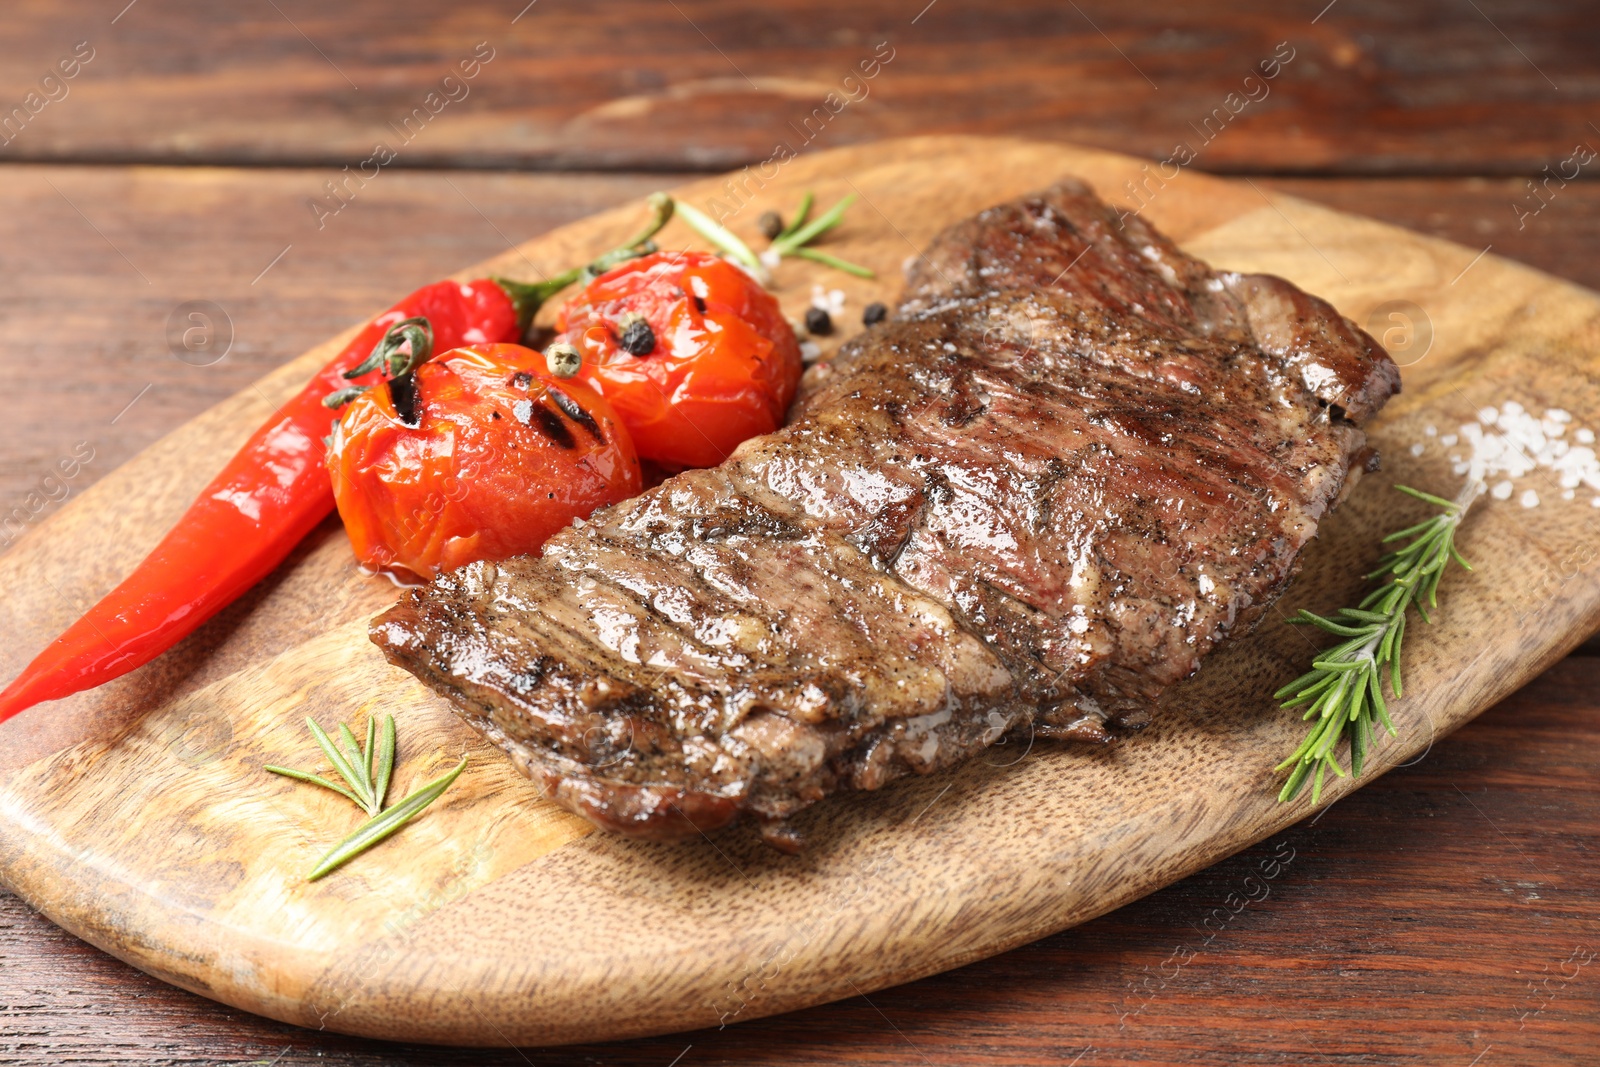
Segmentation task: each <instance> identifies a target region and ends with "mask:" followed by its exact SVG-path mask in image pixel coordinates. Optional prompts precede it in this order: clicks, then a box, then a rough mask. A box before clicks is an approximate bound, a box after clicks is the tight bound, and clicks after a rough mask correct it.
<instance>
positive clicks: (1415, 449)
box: [1411, 441, 1422, 456]
mask: <svg viewBox="0 0 1600 1067" xmlns="http://www.w3.org/2000/svg"><path fill="white" fill-rule="evenodd" d="M1411 454H1412V455H1413V456H1420V455H1422V442H1421V441H1418V442H1417V443H1416V444H1414V445H1412V446H1411Z"/></svg>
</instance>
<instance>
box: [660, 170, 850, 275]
mask: <svg viewBox="0 0 1600 1067" xmlns="http://www.w3.org/2000/svg"><path fill="white" fill-rule="evenodd" d="M657 195H660V194H657ZM815 200H816V198H815V197H814V196H813V195H812V193H811V192H810V191H809V190H808V191H807V192H806V195H805V197H804V199H802V200H801V201H800V208H799V210H798V211H796V212H795V215H794V219H793V220H792V221H790V222H789V224H788V225H786V226H784V227H783V228H782V229H781V230H780V231H779V232H778V235H777V236H776V237H774V238H773V239H772V244H771V245H769V246H768V249H767V251H768V257H769V258H768V260H767V262H773V260H772V259H771V257H772V256H777V257H780V258H781V257H783V256H797V257H799V258H801V259H809V260H811V261H813V262H816V263H822V264H825V265H827V266H829V267H833V268H834V269H835V270H842V271H844V272H846V273H847V274H854V275H855V276H856V277H858V278H876V277H877V275H876V274H875V273H873V272H872V271H871V270H870V269H868V268H866V267H863V266H861V265H859V264H856V263H851V262H849V261H847V260H843V259H840V258H839V257H838V256H832V255H829V254H828V253H826V252H819V251H817V250H816V249H814V248H810V247H808V246H809V245H810V244H811V242H812V241H814V240H816V239H817V238H818V237H821V236H822V235H823V234H825V233H827V232H828V231H829V230H831V229H833V228H834V227H835V226H837V225H839V223H840V222H842V221H843V220H844V213H845V211H846V210H847V209H849V207H850V205H851V204H853V203H855V201H856V194H854V193H851V194H850V195H849V196H846V197H845V198H844V199H843V200H841V201H839V202H838V203H837V204H835V205H833V207H831V208H829V209H828V210H827V211H825V212H824V213H823V214H821V215H819V216H818V217H817V218H815V219H812V218H811V205H812V204H813V203H814V202H815ZM677 214H678V217H679V218H681V219H683V221H684V222H687V223H688V224H689V226H690V228H691V229H693V230H694V232H695V233H698V234H699V235H700V236H701V237H703V238H705V239H706V240H707V241H709V242H710V243H711V244H712V245H714V246H715V247H716V248H717V250H718V251H720V252H722V253H723V254H724V255H726V256H728V257H729V258H731V259H735V260H737V261H738V262H740V263H742V264H743V265H744V266H745V267H747V268H748V269H749V270H750V272H751V273H752V274H754V275H755V276H756V277H757V279H759V280H760V282H761V284H763V285H771V284H772V276H771V275H770V274H769V273H768V271H767V262H763V259H762V257H761V256H758V255H756V254H755V253H754V252H752V251H751V250H750V246H749V245H747V244H745V243H744V241H743V240H741V239H740V238H739V236H738V235H737V234H735V233H734V232H733V231H732V230H730V229H728V228H727V227H726V226H724V225H722V224H721V223H720V222H717V221H716V220H715V219H713V218H711V217H710V216H709V215H706V214H705V213H704V212H702V211H700V210H699V209H698V208H696V207H694V206H692V205H690V204H685V203H684V202H683V201H681V200H680V201H678V202H677Z"/></svg>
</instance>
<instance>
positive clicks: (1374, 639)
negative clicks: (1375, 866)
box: [1273, 482, 1479, 803]
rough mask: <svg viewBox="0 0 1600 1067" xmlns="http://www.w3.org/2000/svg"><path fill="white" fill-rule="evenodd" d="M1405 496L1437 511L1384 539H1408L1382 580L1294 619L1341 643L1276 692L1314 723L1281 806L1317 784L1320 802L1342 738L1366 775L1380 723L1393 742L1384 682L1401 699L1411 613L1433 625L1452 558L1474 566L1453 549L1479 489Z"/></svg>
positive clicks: (1294, 760)
mask: <svg viewBox="0 0 1600 1067" xmlns="http://www.w3.org/2000/svg"><path fill="white" fill-rule="evenodd" d="M1395 488H1396V489H1398V490H1399V491H1400V492H1402V493H1405V494H1407V495H1408V496H1413V497H1416V498H1417V499H1418V500H1422V501H1425V502H1427V503H1429V504H1433V505H1434V506H1435V507H1438V508H1440V509H1441V510H1440V512H1439V514H1437V515H1434V516H1433V517H1432V518H1429V519H1425V520H1423V521H1422V522H1419V523H1417V524H1416V525H1414V526H1408V527H1407V528H1406V529H1404V530H1397V531H1396V532H1394V533H1392V534H1390V535H1389V536H1387V537H1385V538H1384V539H1383V543H1384V544H1389V543H1391V542H1394V541H1399V540H1402V539H1404V538H1408V537H1409V538H1411V540H1410V542H1408V543H1407V544H1406V545H1405V546H1404V547H1401V548H1397V549H1394V550H1391V551H1390V552H1388V553H1387V554H1386V555H1385V556H1384V557H1383V558H1382V559H1381V560H1379V562H1378V568H1377V569H1376V570H1374V571H1373V572H1372V573H1371V574H1368V575H1367V576H1366V577H1367V579H1368V580H1369V581H1370V580H1372V579H1374V578H1384V582H1383V584H1382V585H1380V586H1378V587H1377V588H1376V589H1373V590H1372V591H1371V592H1369V593H1368V594H1367V595H1366V596H1365V597H1363V598H1362V600H1361V603H1360V604H1359V605H1358V606H1356V607H1353V608H1340V609H1339V610H1338V611H1336V612H1334V613H1333V615H1332V616H1331V617H1323V616H1321V615H1317V614H1315V613H1313V612H1310V611H1307V610H1305V609H1304V608H1302V609H1300V612H1299V614H1298V615H1296V616H1295V617H1294V618H1293V619H1290V620H1289V621H1290V622H1292V623H1297V624H1300V625H1306V626H1315V627H1317V628H1318V629H1321V630H1325V631H1327V632H1328V633H1331V634H1333V635H1335V636H1337V637H1341V638H1343V639H1344V640H1343V641H1341V642H1340V643H1339V644H1336V645H1334V646H1333V647H1332V648H1329V649H1325V650H1323V651H1322V652H1319V653H1318V654H1317V657H1316V659H1315V660H1314V661H1312V664H1311V670H1309V671H1307V672H1306V673H1305V674H1302V675H1301V676H1300V677H1298V678H1296V679H1295V680H1294V681H1292V682H1290V683H1289V684H1288V685H1286V686H1284V687H1283V688H1282V689H1280V690H1278V691H1277V692H1276V693H1274V694H1273V699H1275V700H1281V701H1283V707H1284V708H1285V709H1289V708H1298V707H1301V706H1305V708H1306V710H1305V718H1306V719H1308V720H1314V721H1313V722H1312V726H1311V730H1310V733H1308V734H1307V736H1306V739H1305V740H1304V741H1302V742H1301V743H1300V747H1299V748H1297V749H1295V750H1294V752H1293V754H1291V755H1290V756H1289V758H1288V759H1286V760H1284V761H1283V762H1282V763H1280V764H1278V766H1277V768H1276V769H1277V770H1280V771H1281V770H1284V769H1286V768H1290V767H1292V768H1293V770H1291V771H1290V772H1289V780H1288V781H1286V782H1285V783H1284V784H1283V790H1282V792H1280V793H1279V794H1278V801H1279V802H1280V803H1282V802H1284V801H1288V800H1293V799H1294V798H1295V797H1296V796H1297V795H1298V794H1299V793H1300V790H1301V789H1302V788H1304V786H1305V782H1306V779H1307V777H1310V778H1311V779H1312V785H1311V801H1312V803H1316V802H1317V801H1318V800H1320V799H1321V798H1322V783H1323V779H1324V778H1325V777H1326V775H1327V773H1328V772H1329V771H1332V772H1333V773H1334V774H1335V775H1337V776H1339V777H1340V778H1343V777H1345V776H1346V775H1345V770H1344V767H1342V766H1341V765H1340V763H1339V760H1338V758H1337V757H1336V756H1335V755H1334V749H1335V747H1336V746H1337V745H1338V743H1339V741H1340V739H1341V738H1343V739H1347V740H1348V741H1349V743H1350V773H1351V774H1353V775H1354V776H1355V777H1358V778H1359V777H1360V776H1361V767H1362V764H1363V762H1364V761H1365V759H1366V754H1367V750H1368V748H1369V747H1370V746H1371V744H1372V740H1373V735H1374V730H1373V723H1374V722H1381V723H1383V728H1384V729H1385V730H1387V731H1389V735H1390V736H1391V737H1392V736H1394V734H1395V729H1394V723H1393V722H1391V721H1390V719H1389V707H1388V704H1387V703H1385V701H1384V698H1383V684H1384V681H1385V677H1386V676H1387V680H1388V683H1389V690H1390V692H1391V693H1392V694H1393V695H1394V696H1396V697H1399V696H1400V695H1401V694H1402V684H1401V678H1400V649H1401V644H1402V642H1403V641H1404V639H1405V632H1406V612H1407V610H1408V609H1409V608H1412V607H1415V608H1416V609H1417V614H1418V615H1420V616H1422V621H1423V622H1432V621H1433V620H1432V618H1431V617H1430V616H1429V615H1428V610H1429V609H1430V608H1435V609H1436V608H1437V607H1438V604H1439V580H1440V579H1441V578H1442V577H1443V576H1444V572H1445V568H1446V567H1447V566H1448V565H1449V563H1450V561H1451V560H1452V559H1453V560H1455V561H1456V562H1457V563H1459V564H1461V566H1463V567H1465V568H1466V569H1467V570H1471V569H1472V565H1471V564H1470V563H1468V562H1467V561H1466V560H1464V559H1462V558H1461V553H1459V552H1457V551H1456V546H1455V536H1456V530H1457V528H1458V527H1459V526H1460V525H1461V519H1462V517H1463V516H1464V515H1466V513H1467V509H1468V508H1469V507H1471V506H1472V502H1473V500H1475V499H1476V498H1477V496H1478V492H1479V485H1478V483H1477V482H1472V483H1471V484H1469V485H1468V486H1467V488H1466V490H1465V491H1464V492H1463V493H1462V494H1461V497H1460V498H1459V499H1457V500H1455V501H1449V500H1445V499H1443V498H1442V497H1437V496H1432V495H1431V494H1428V493H1423V492H1419V491H1417V490H1415V489H1412V488H1410V487H1408V486H1404V485H1397V486H1395Z"/></svg>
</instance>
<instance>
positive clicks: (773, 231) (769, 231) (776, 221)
mask: <svg viewBox="0 0 1600 1067" xmlns="http://www.w3.org/2000/svg"><path fill="white" fill-rule="evenodd" d="M756 225H757V226H758V227H760V229H761V232H762V233H763V234H765V235H766V238H767V240H769V241H770V240H772V239H773V238H775V237H777V236H778V234H780V233H782V232H783V216H782V215H780V214H778V213H777V212H776V211H763V212H762V213H761V217H760V218H759V219H757V220H756Z"/></svg>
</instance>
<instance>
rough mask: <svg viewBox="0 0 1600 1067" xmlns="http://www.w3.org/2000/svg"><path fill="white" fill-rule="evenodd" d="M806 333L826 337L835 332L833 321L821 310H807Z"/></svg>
mask: <svg viewBox="0 0 1600 1067" xmlns="http://www.w3.org/2000/svg"><path fill="white" fill-rule="evenodd" d="M806 332H807V333H810V334H815V335H816V336H817V337H826V336H828V334H830V333H832V332H833V319H832V318H831V317H829V315H828V313H827V312H826V311H824V310H822V309H821V308H806Z"/></svg>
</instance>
